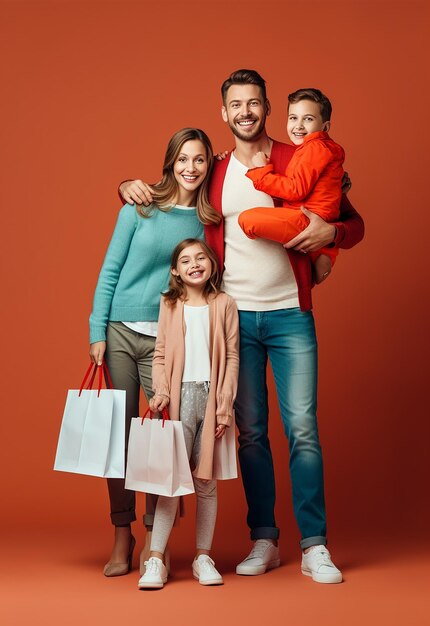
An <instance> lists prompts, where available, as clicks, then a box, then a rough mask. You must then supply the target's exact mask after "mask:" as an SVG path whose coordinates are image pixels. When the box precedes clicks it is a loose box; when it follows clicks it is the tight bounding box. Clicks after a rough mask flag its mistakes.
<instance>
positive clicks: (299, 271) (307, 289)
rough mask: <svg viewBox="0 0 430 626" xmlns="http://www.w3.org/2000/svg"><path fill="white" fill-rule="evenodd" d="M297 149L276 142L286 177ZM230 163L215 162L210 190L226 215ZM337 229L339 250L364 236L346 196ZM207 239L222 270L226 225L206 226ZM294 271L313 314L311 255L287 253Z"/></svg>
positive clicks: (276, 158) (275, 159)
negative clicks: (224, 191)
mask: <svg viewBox="0 0 430 626" xmlns="http://www.w3.org/2000/svg"><path fill="white" fill-rule="evenodd" d="M294 150H295V148H294V147H293V146H290V145H288V144H285V143H281V142H279V141H273V145H272V152H271V154H270V161H271V163H273V167H274V171H275V172H277V173H278V174H283V173H284V172H285V170H286V168H287V165H288V162H289V161H290V159H291V157H292V156H293V154H294ZM229 162H230V154H229V155H228V157H227V158H226V159H224V160H223V161H215V164H214V169H213V172H212V178H211V184H210V189H209V199H210V202H211V204H212V206H213V207H214V208H215V209H216V210H217V211H218V212H219V213H220V214H221V215H222V202H221V201H222V189H223V185H224V178H225V174H226V171H227V167H228V164H229ZM274 200H275V204H276V206H280V205H281V204H282V201H280V200H279V199H277V198H275V199H274ZM333 224H334V226H336V238H335V241H334V244H335V246H337V247H339V248H345V249H346V248H352V247H353V246H355V245H356V244H357V243H358V242H359V241H361V240H362V239H363V236H364V223H363V220H362V218H361V217H360V215H359V214H358V213H357V211H356V210H355V209H354V207H353V206H352V204H351V203H350V202H349V200H348V198H347V197H346V196H345V195H343V196H342V201H341V204H340V221H339V222H333ZM205 237H206V241H207V243H208V244H209V245H210V246H211V248H213V249H214V251H215V253H216V255H217V257H218V259H219V262H220V267H221V268H222V267H224V223H223V222H221V223H220V224H218V225H211V226H205ZM286 252H287V254H288V256H289V258H290V262H291V266H292V268H293V271H294V276H295V279H296V282H297V289H298V296H299V302H300V308H301V310H302V311H309V310H310V309H311V308H312V297H311V289H312V287H313V284H314V282H313V278H312V266H311V262H310V260H309V257H308V255H307V254H302V253H301V252H295V251H294V250H287V251H286Z"/></svg>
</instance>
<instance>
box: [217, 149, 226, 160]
mask: <svg viewBox="0 0 430 626" xmlns="http://www.w3.org/2000/svg"><path fill="white" fill-rule="evenodd" d="M227 157H228V150H225V151H224V152H218V154H216V155H215V158H216V160H217V161H224V159H226V158H227Z"/></svg>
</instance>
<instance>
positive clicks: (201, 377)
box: [182, 304, 211, 383]
mask: <svg viewBox="0 0 430 626" xmlns="http://www.w3.org/2000/svg"><path fill="white" fill-rule="evenodd" d="M184 321H185V363H184V373H183V374H182V382H183V383H188V382H195V381H197V382H208V381H210V379H211V362H210V358H209V306H208V305H205V306H189V305H188V304H184Z"/></svg>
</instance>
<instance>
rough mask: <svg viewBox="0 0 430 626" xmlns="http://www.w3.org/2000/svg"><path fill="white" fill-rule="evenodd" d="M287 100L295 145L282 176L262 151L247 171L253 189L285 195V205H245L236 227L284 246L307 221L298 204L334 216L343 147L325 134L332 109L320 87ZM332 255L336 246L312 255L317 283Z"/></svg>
mask: <svg viewBox="0 0 430 626" xmlns="http://www.w3.org/2000/svg"><path fill="white" fill-rule="evenodd" d="M288 103H289V106H288V123H287V133H288V136H289V138H290V140H291V142H292V143H293V144H294V145H296V146H297V149H296V151H295V153H294V155H293V157H292V159H291V161H290V162H289V164H288V167H287V169H286V170H285V174H284V175H282V174H276V173H274V171H273V165H272V164H271V163H270V161H269V159H268V157H267V156H266V154H265V153H264V152H257V154H256V155H255V156H254V157H253V158H252V163H253V165H254V166H255V167H254V168H253V169H250V170H248V172H247V174H246V176H247V177H248V178H250V179H251V180H252V182H253V183H254V187H255V188H256V189H258V190H259V191H264V192H265V193H267V194H269V195H271V196H275V197H278V198H281V199H283V200H284V202H283V207H275V208H268V207H261V208H253V209H248V210H247V211H243V212H242V213H241V214H240V216H239V225H240V227H241V228H242V230H243V231H244V232H245V234H246V235H247V236H248V237H249V238H251V239H255V238H256V237H263V238H265V239H271V240H273V241H278V242H280V243H283V244H284V243H287V242H288V241H290V240H291V239H292V238H293V237H295V236H296V235H297V234H298V233H299V232H301V231H302V230H304V229H305V228H306V226H307V225H308V224H309V219H308V218H307V217H306V216H305V215H304V214H303V213H302V212H301V211H300V207H301V206H302V205H305V206H306V208H307V209H309V210H310V211H313V212H314V213H317V214H318V215H319V216H320V217H322V218H323V219H324V220H326V221H335V220H337V219H338V217H339V205H340V200H341V196H342V191H341V182H342V177H343V168H342V164H343V161H344V158H345V153H344V151H343V148H341V146H339V145H338V144H336V143H335V142H334V141H333V140H332V139H330V137H329V136H328V134H327V133H328V130H329V128H330V117H331V110H332V107H331V103H330V101H329V99H328V98H327V97H326V96H325V95H324V94H323V93H322V92H321V91H319V89H299V90H298V91H295V92H294V93H292V94H290V95H289V96H288ZM336 256H337V250H336V249H335V248H323V249H322V250H318V251H316V252H313V253H311V258H312V260H313V262H314V264H315V279H316V282H317V283H319V282H321V281H322V280H324V278H326V276H327V275H328V274H329V271H330V268H331V266H332V265H333V264H334V261H335V259H336ZM327 257H328V258H327Z"/></svg>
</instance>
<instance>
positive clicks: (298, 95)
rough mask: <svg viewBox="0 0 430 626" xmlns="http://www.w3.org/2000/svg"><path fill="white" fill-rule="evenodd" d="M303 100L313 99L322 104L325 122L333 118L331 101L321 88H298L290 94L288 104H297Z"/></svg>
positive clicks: (322, 115)
mask: <svg viewBox="0 0 430 626" xmlns="http://www.w3.org/2000/svg"><path fill="white" fill-rule="evenodd" d="M301 100H312V101H313V102H317V103H318V104H319V105H320V110H321V117H322V121H323V122H328V121H330V118H331V102H330V100H329V99H328V98H327V96H325V95H324V94H323V92H322V91H320V90H319V89H313V88H312V87H310V88H308V89H298V90H297V91H294V93H290V95H289V96H288V105H290V104H295V103H296V102H300V101H301Z"/></svg>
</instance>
